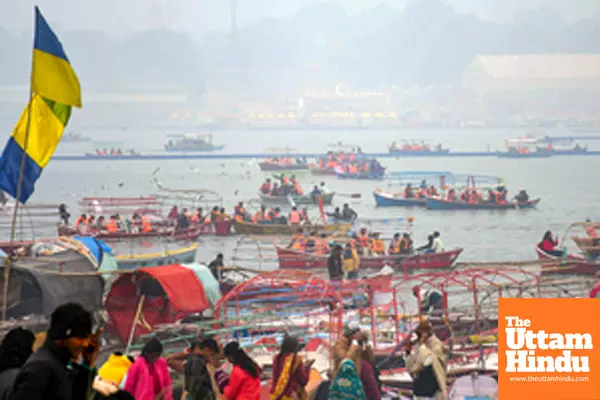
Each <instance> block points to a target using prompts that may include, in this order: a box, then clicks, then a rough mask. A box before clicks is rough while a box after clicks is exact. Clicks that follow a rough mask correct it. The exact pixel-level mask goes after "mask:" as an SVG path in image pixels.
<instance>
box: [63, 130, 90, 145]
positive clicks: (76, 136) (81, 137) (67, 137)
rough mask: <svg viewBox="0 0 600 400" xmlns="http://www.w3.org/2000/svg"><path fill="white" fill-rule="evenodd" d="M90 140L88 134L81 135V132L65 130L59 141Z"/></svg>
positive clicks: (79, 141)
mask: <svg viewBox="0 0 600 400" xmlns="http://www.w3.org/2000/svg"><path fill="white" fill-rule="evenodd" d="M90 140H92V139H91V138H90V137H89V136H85V135H82V134H81V133H73V132H67V133H65V134H63V135H62V137H61V139H60V142H61V143H83V142H89V141H90Z"/></svg>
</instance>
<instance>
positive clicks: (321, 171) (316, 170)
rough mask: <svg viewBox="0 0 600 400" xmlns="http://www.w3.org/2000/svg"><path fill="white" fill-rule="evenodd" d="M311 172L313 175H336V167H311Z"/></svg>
mask: <svg viewBox="0 0 600 400" xmlns="http://www.w3.org/2000/svg"><path fill="white" fill-rule="evenodd" d="M310 172H311V173H312V174H313V175H328V176H335V169H333V168H319V167H310Z"/></svg>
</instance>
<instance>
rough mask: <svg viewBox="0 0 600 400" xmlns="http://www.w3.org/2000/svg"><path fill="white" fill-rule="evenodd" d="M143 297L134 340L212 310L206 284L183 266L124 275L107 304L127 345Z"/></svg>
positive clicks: (162, 267)
mask: <svg viewBox="0 0 600 400" xmlns="http://www.w3.org/2000/svg"><path fill="white" fill-rule="evenodd" d="M142 296H144V302H143V305H142V309H141V312H140V315H139V318H138V322H137V324H136V328H135V334H134V337H137V336H140V335H143V334H146V333H149V332H151V330H152V328H153V327H154V326H156V325H159V324H165V323H172V322H175V321H178V320H181V319H183V318H185V317H187V316H188V315H191V314H195V313H200V312H202V311H204V310H206V309H208V308H209V307H210V303H209V302H208V299H207V298H206V294H205V293H204V287H203V286H202V282H200V280H199V279H198V278H197V276H196V274H195V273H194V271H192V270H191V269H188V268H185V267H183V266H181V265H165V266H161V267H147V268H139V269H137V270H135V271H132V272H130V273H126V274H123V275H121V276H120V277H119V278H118V279H117V280H116V281H115V282H114V283H113V285H112V287H111V289H110V291H109V292H108V295H107V296H106V301H105V303H104V307H105V309H106V311H107V313H108V316H109V318H110V324H109V327H110V328H111V329H112V330H113V331H114V332H115V333H116V334H117V336H118V337H119V338H120V339H121V340H122V341H123V342H126V341H127V339H128V338H129V333H130V331H131V326H132V323H133V320H134V318H135V314H136V311H137V308H138V305H139V303H140V301H141V300H142Z"/></svg>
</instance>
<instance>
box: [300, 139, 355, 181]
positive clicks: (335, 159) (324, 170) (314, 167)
mask: <svg viewBox="0 0 600 400" xmlns="http://www.w3.org/2000/svg"><path fill="white" fill-rule="evenodd" d="M328 147H329V148H328V150H327V153H326V154H325V155H322V156H319V157H317V162H316V164H310V165H309V168H310V172H311V173H312V174H313V175H330V176H334V175H337V172H336V168H337V167H338V166H344V165H347V164H354V163H356V162H364V161H365V160H366V159H367V157H366V156H365V154H364V153H363V152H362V149H361V148H360V147H359V146H353V145H345V144H343V143H341V142H339V143H334V144H330V145H329V146H328Z"/></svg>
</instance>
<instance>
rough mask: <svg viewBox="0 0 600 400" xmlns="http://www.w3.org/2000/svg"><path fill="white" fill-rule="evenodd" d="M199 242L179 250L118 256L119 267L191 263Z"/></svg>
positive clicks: (124, 268) (123, 268)
mask: <svg viewBox="0 0 600 400" xmlns="http://www.w3.org/2000/svg"><path fill="white" fill-rule="evenodd" d="M197 249H198V244H197V243H194V244H193V245H192V246H188V247H184V248H181V249H177V250H168V251H165V252H163V253H154V254H135V255H131V256H117V257H116V259H117V263H118V268H119V269H122V270H128V269H136V268H143V267H158V266H161V265H171V264H189V263H193V262H194V261H196V250H197Z"/></svg>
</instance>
